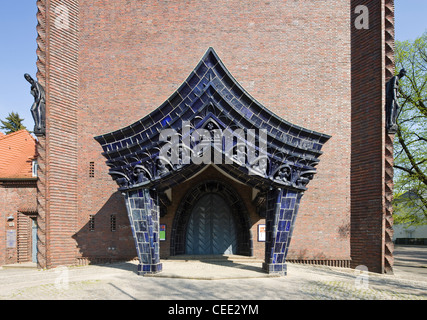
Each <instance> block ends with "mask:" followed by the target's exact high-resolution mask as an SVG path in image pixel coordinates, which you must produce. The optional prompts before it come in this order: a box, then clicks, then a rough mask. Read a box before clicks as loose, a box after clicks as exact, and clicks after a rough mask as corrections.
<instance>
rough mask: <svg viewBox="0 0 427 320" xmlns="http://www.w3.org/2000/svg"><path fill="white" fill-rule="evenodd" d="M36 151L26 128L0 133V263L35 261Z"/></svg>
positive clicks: (33, 141) (33, 140)
mask: <svg viewBox="0 0 427 320" xmlns="http://www.w3.org/2000/svg"><path fill="white" fill-rule="evenodd" d="M36 234H37V150H36V140H35V138H34V137H33V136H32V135H31V134H30V133H29V132H28V131H27V130H20V131H17V132H13V133H10V134H7V135H5V134H3V133H0V265H5V264H12V263H22V262H36V261H37V236H36Z"/></svg>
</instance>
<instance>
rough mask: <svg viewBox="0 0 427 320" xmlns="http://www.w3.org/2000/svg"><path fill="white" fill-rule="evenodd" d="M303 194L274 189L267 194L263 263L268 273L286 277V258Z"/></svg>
mask: <svg viewBox="0 0 427 320" xmlns="http://www.w3.org/2000/svg"><path fill="white" fill-rule="evenodd" d="M302 195H303V193H302V192H300V191H295V190H288V189H274V190H271V191H269V192H268V194H267V214H266V243H265V262H264V264H263V269H264V270H265V271H267V272H268V273H278V274H281V275H286V272H287V268H286V263H285V262H286V256H287V254H288V249H289V244H290V241H291V237H292V232H293V230H294V225H295V219H296V216H297V213H298V208H299V203H300V201H301V197H302Z"/></svg>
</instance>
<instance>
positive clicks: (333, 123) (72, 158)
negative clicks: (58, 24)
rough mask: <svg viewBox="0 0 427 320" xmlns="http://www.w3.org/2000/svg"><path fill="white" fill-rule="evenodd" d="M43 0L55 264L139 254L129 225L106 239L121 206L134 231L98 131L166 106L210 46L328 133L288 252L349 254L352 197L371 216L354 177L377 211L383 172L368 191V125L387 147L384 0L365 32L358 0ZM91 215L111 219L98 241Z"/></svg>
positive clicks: (257, 93)
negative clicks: (62, 15) (66, 18)
mask: <svg viewBox="0 0 427 320" xmlns="http://www.w3.org/2000/svg"><path fill="white" fill-rule="evenodd" d="M44 2H46V4H47V5H48V9H49V10H48V11H49V14H48V15H47V20H48V26H47V27H46V30H47V31H46V32H47V36H46V37H47V41H46V43H47V49H46V57H47V58H46V59H47V70H46V73H47V74H46V79H47V89H48V101H47V104H48V123H47V124H48V135H47V148H46V152H47V157H46V159H47V168H46V170H47V181H49V183H48V184H47V187H46V188H47V189H46V194H47V195H48V196H47V198H48V199H47V200H48V201H47V202H46V203H47V205H46V207H47V216H48V220H49V221H48V222H47V225H48V229H49V237H50V238H49V240H50V241H49V243H50V248H48V249H47V250H48V251H49V252H50V254H49V256H50V257H51V260H52V261H51V265H55V264H62V263H72V262H73V261H74V260H75V257H77V258H84V257H88V258H90V257H93V258H94V259H95V258H96V257H98V258H101V257H106V256H110V255H111V253H109V251H108V248H111V247H112V246H113V244H117V250H116V253H115V254H114V256H115V257H120V256H123V257H125V256H126V257H127V256H129V254H130V253H131V252H132V250H134V248H133V245H134V244H133V241H132V240H131V238H130V237H131V236H130V231H129V229H128V228H126V227H123V229H122V230H121V231H119V232H117V233H116V234H115V235H114V236H112V235H111V234H110V233H109V229H108V227H107V225H108V223H107V222H106V221H108V219H107V218H108V217H109V216H110V214H111V213H113V212H114V213H115V212H117V213H118V214H119V215H120V217H119V219H120V221H121V222H120V223H121V224H122V225H123V226H125V225H126V216H125V208H124V205H123V204H122V203H121V201H122V200H121V199H120V197H119V196H116V194H115V192H116V190H117V189H116V188H117V187H116V185H115V183H114V182H113V181H112V180H111V178H110V176H109V175H108V174H107V171H108V168H107V167H106V166H105V159H104V158H103V157H102V156H101V149H100V147H99V145H98V144H97V143H96V142H95V141H94V140H93V137H94V136H96V135H100V134H103V133H106V132H110V131H112V130H117V129H119V128H121V127H123V126H127V125H129V124H131V123H133V122H134V121H136V120H137V119H140V118H141V117H143V116H144V115H146V114H147V113H148V112H150V111H152V110H154V109H155V108H156V107H158V106H159V105H160V104H161V103H162V102H163V101H165V100H166V99H167V98H168V97H169V96H170V95H171V94H172V93H173V92H174V91H175V90H176V89H177V88H178V87H179V85H180V84H181V83H182V82H183V81H184V80H185V79H186V77H187V76H188V75H189V74H190V72H191V71H192V70H193V68H194V67H195V66H196V65H197V63H198V62H199V59H200V58H201V57H202V56H203V54H204V52H205V51H206V50H207V49H208V47H213V48H214V49H215V50H216V52H217V53H218V54H219V56H220V58H221V59H222V60H223V62H224V63H225V65H226V66H227V67H228V69H229V71H230V72H231V73H232V74H233V75H234V76H235V78H236V79H237V80H238V81H239V82H240V83H241V84H242V86H243V87H244V88H245V89H247V91H248V92H249V93H250V94H251V95H252V96H253V97H255V98H256V99H257V100H258V101H259V102H261V103H262V104H264V106H265V107H267V108H269V109H271V110H272V111H273V112H275V113H277V114H278V115H280V116H282V117H283V118H285V119H286V120H288V121H290V122H293V123H295V124H297V125H301V126H304V127H307V128H309V129H312V130H316V131H320V132H324V133H327V134H330V135H332V138H331V140H330V141H328V143H327V144H326V145H325V147H324V149H323V151H324V155H323V156H322V157H321V162H320V165H319V166H318V174H317V175H316V177H315V179H314V180H313V181H312V182H311V183H310V185H309V190H308V191H307V192H306V194H305V195H304V197H303V199H302V204H301V206H300V210H299V215H298V218H297V222H296V229H295V232H294V234H293V239H292V243H291V248H290V253H289V258H295V259H332V260H340V259H343V260H348V259H349V258H350V228H351V227H350V217H351V216H350V210H351V208H350V203H352V204H353V208H354V209H355V210H356V211H357V210H359V211H360V210H362V208H360V209H357V206H358V205H359V204H358V201H357V200H354V201H352V202H351V193H350V179H351V177H354V178H355V179H356V180H355V183H354V184H353V185H352V188H353V191H355V192H356V189H357V190H358V191H357V192H359V193H358V196H357V197H359V198H355V199H359V200H360V199H361V197H362V198H363V197H364V196H365V195H366V199H368V200H367V201H363V205H364V206H366V205H365V204H367V206H368V207H369V208H371V207H372V208H380V203H378V202H377V199H378V195H380V194H381V192H382V191H381V190H382V188H380V190H378V189H377V184H375V183H377V182H379V179H380V177H379V176H378V177H377V176H375V177H374V178H373V181H375V183H374V184H373V185H372V190H371V189H370V188H369V187H368V188H365V187H364V186H363V185H361V183H362V181H363V179H365V180H366V174H365V178H363V179H362V178H361V177H362V171H363V172H369V170H368V169H369V165H368V163H369V162H370V161H371V160H372V159H374V160H375V161H380V162H381V161H382V160H383V159H382V156H381V155H379V154H374V155H373V156H372V155H371V154H370V151H369V149H364V147H365V148H366V145H368V146H371V142H370V140H364V135H366V131H365V129H366V128H365V127H364V123H365V120H366V125H367V126H369V127H370V128H371V129H369V130H371V131H369V133H372V134H373V135H377V134H379V137H380V138H372V145H373V146H375V145H376V144H377V143H380V144H381V141H380V140H381V137H382V133H383V131H381V129H378V128H380V127H381V125H382V124H379V125H378V126H377V121H378V119H382V114H381V112H376V113H375V111H374V113H371V112H372V110H371V109H372V108H381V103H382V101H381V97H378V94H376V93H374V90H381V86H380V84H381V83H382V79H380V80H378V75H377V73H376V71H375V70H377V69H378V70H381V66H382V64H383V60H381V57H380V56H381V55H379V52H382V51H381V50H382V49H381V45H378V44H377V41H380V40H381V39H380V38H378V37H379V35H380V34H381V32H382V31H381V30H382V26H381V23H380V22H378V21H377V19H376V18H377V15H380V16H381V6H380V5H376V4H372V5H370V8H371V9H372V12H371V14H372V15H371V29H370V30H369V32H365V33H364V35H365V36H364V35H362V34H361V35H357V34H356V33H354V32H353V33H352V32H351V31H352V29H351V28H352V18H354V15H352V14H351V12H352V11H351V10H352V8H353V6H352V8H351V7H350V2H351V3H353V1H269V2H264V1H263V2H260V1H251V0H245V1H241V0H239V1H237V0H233V1H230V0H227V1H225V0H221V1H215V2H212V1H205V0H202V1H196V2H194V1H192V2H182V1H177V2H171V1H125V0H116V1H107V0H87V1H84V2H83V1H80V2H79V1H77V0H69V1H59V0H57V1H54V0H39V3H44ZM60 3H62V4H66V6H67V7H68V9H69V12H70V14H71V16H70V17H71V18H70V28H69V29H67V30H64V29H59V30H58V29H57V28H55V26H54V21H55V19H56V18H57V15H58V14H57V13H55V11H54V8H55V6H57V5H58V4H60ZM370 3H371V2H370ZM372 3H374V2H372ZM39 32H40V31H39ZM366 35H367V36H366ZM364 37H365V38H364ZM366 37H367V38H366ZM370 38H372V39H370ZM371 42H372V43H371ZM352 44H353V48H352V46H351V45H352ZM365 46H366V48H365ZM39 47H40V45H39ZM357 48H361V49H360V53H358V52H359V51H358V49H357ZM352 53H353V55H354V57H353V60H352V57H351V54H352ZM364 55H366V57H364ZM39 56H40V54H39ZM365 58H366V59H365ZM363 59H365V60H363ZM369 59H371V60H369ZM367 61H370V62H372V63H367ZM352 62H353V63H355V64H354V67H353V69H352V65H351V64H352ZM365 63H366V65H365ZM359 65H360V67H361V68H362V69H361V70H360V71H357V70H358V66H359ZM368 69H369V70H368ZM362 70H363V71H362ZM363 72H368V74H369V75H368V76H364V74H363ZM352 76H353V77H355V82H353V83H352V79H351V77H352ZM358 83H359V84H358ZM369 85H372V89H371V91H370V92H371V93H370V94H371V95H372V97H371V96H366V97H369V100H367V99H366V97H364V93H363V94H362V93H360V92H362V91H360V92H359V93H357V94H355V90H356V91H357V90H358V89H359V88H364V89H367V88H368V86H369ZM352 90H353V95H352ZM371 98H372V99H371ZM366 101H369V104H367V103H366ZM352 103H353V108H352ZM359 105H361V106H362V107H361V108H365V109H359V107H358V106H359ZM352 110H353V112H352ZM378 110H380V109H378ZM365 113H366V114H365ZM352 119H353V121H354V124H353V126H352V125H351V121H352ZM352 129H353V136H352V133H351V132H352ZM352 138H354V139H355V143H356V144H355V146H353V148H352V141H351V139H352ZM369 139H370V138H369ZM378 141H379V142H378ZM363 150H366V152H365V151H363ZM376 151H377V149H375V150H373V152H376ZM352 152H353V156H352ZM359 153H360V155H358V154H359ZM371 156H372V157H371ZM351 161H355V162H354V163H355V165H354V170H353V171H352V172H351V171H350V168H351ZM90 162H94V163H95V177H94V178H90V177H89V174H88V172H89V163H90ZM381 163H382V162H381ZM360 168H362V169H361V170H362V171H358V170H359V169H360ZM379 169H382V165H381V164H380V165H379ZM358 173H360V174H361V176H360V177H359V178H357V174H358ZM357 179H359V180H357ZM369 179H371V177H369ZM358 181H359V182H358ZM364 190H366V191H367V192H366V193H365V191H364ZM371 191H372V192H371ZM371 198H372V201H371V200H370V199H371ZM359 202H360V201H359ZM360 206H362V204H360V205H359V207H360ZM90 215H96V217H98V216H99V217H100V218H99V219H97V220H96V221H98V220H99V221H104V222H101V224H100V228H101V226H103V225H104V227H102V228H105V230H104V229H99V230H98V231H99V233H96V236H95V233H93V234H91V233H88V232H86V228H87V227H88V226H87V222H88V219H89V216H90ZM101 217H102V218H101ZM379 217H380V216H378V218H379ZM373 223H374V224H375V225H378V224H381V221H380V220H379V219H376V220H375V219H374V220H373ZM354 231H356V230H354ZM352 232H353V230H352ZM372 236H373V237H376V233H375V234H373V235H372ZM375 241H376V240H375ZM379 241H380V240H379ZM76 245H77V246H78V248H76ZM83 247H84V249H83ZM373 259H375V258H373Z"/></svg>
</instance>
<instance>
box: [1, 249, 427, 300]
mask: <svg viewBox="0 0 427 320" xmlns="http://www.w3.org/2000/svg"><path fill="white" fill-rule="evenodd" d="M396 253H397V258H396V267H395V274H394V275H379V274H374V273H369V272H365V271H363V272H361V271H357V270H356V271H355V270H350V269H344V268H334V267H324V266H308V265H298V264H288V275H287V276H286V277H270V276H268V275H267V274H265V273H263V272H262V270H261V263H259V262H246V261H235V262H218V261H210V262H194V261H191V262H185V261H167V260H165V261H162V262H163V267H164V272H163V273H162V274H159V276H158V277H140V276H138V275H137V274H136V270H137V265H136V262H133V261H132V262H126V263H117V264H108V265H102V266H85V267H70V268H57V269H53V270H36V269H32V268H26V269H25V268H20V269H15V268H12V269H9V268H3V269H1V270H0V299H6V300H10V299H38V300H43V299H73V300H76V299H77V300H88V299H91V300H93V299H97V300H98V299H101V300H112V299H115V300H133V299H138V300H147V299H150V300H151V299H154V300H156V299H167V300H187V299H194V300H201V299H202V300H207V299H210V300H230V299H234V300H286V299H292V300H294V299H299V300H300V299H303V300H313V299H328V300H330V299H340V300H342V299H370V300H371V299H376V300H377V299H378V300H390V299H398V300H403V299H411V300H427V274H426V273H425V269H427V268H426V267H427V247H423V248H420V247H416V248H410V247H398V248H396ZM189 278H190V279H189ZM202 279H203V280H202ZM208 279H210V280H208Z"/></svg>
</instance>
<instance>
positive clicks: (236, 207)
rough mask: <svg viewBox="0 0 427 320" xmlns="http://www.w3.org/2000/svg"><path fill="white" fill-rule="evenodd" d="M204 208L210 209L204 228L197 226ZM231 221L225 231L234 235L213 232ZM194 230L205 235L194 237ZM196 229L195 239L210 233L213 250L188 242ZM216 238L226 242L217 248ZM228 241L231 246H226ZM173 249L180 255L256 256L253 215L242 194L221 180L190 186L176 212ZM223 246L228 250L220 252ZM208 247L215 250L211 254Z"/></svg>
mask: <svg viewBox="0 0 427 320" xmlns="http://www.w3.org/2000/svg"><path fill="white" fill-rule="evenodd" d="M213 204H214V205H213ZM201 207H205V208H207V210H205V212H204V215H205V217H204V218H203V219H205V223H206V226H204V230H203V229H200V225H199V226H195V223H200V219H202V217H200V215H201V214H202V211H200V208H201ZM219 207H222V208H223V209H222V210H218V209H217V208H219ZM216 211H217V212H216ZM193 213H194V214H193ZM208 216H209V218H208ZM215 216H217V217H215ZM227 221H229V222H230V223H229V224H230V225H231V226H228V227H226V228H227V229H226V230H223V232H224V233H232V234H233V235H232V236H228V235H225V234H222V235H220V234H216V235H213V231H214V229H213V228H216V229H218V228H220V227H221V225H222V226H224V224H226V223H227ZM192 229H193V230H192ZM194 229H196V230H198V231H199V233H200V232H201V235H200V236H194V232H195V231H194ZM192 232H193V237H192V240H193V241H194V240H196V241H199V240H200V239H201V238H203V235H204V236H207V237H208V238H207V240H205V242H206V245H205V247H206V248H209V249H206V251H204V250H200V248H199V249H196V250H195V249H194V248H195V246H194V244H193V245H192V246H191V245H190V243H187V242H188V241H189V240H191V233H192ZM233 239H235V240H233ZM213 241H219V242H221V241H222V244H217V245H216V247H217V248H216V249H215V245H213V244H211V242H213ZM233 241H234V242H233ZM227 243H228V246H227V247H225V246H226V244H227ZM230 244H231V248H230ZM211 246H212V249H211ZM170 248H171V249H170V250H171V252H170V254H171V256H175V255H180V254H238V255H246V256H252V255H253V245H252V234H251V230H250V220H249V214H248V212H247V209H246V206H245V204H244V203H243V200H242V199H241V198H240V195H239V194H238V193H237V192H236V191H235V190H234V189H233V188H232V187H230V186H229V185H226V184H224V183H222V182H221V181H217V180H209V181H205V182H202V183H200V184H198V185H196V186H195V187H194V188H192V189H190V190H189V191H188V192H187V193H186V195H184V196H183V198H182V199H181V202H180V204H179V206H178V209H177V211H176V213H175V217H174V221H173V225H172V234H171V245H170ZM222 249H224V252H223V253H220V251H221V250H222ZM207 250H209V252H212V253H207V252H208V251H207Z"/></svg>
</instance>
